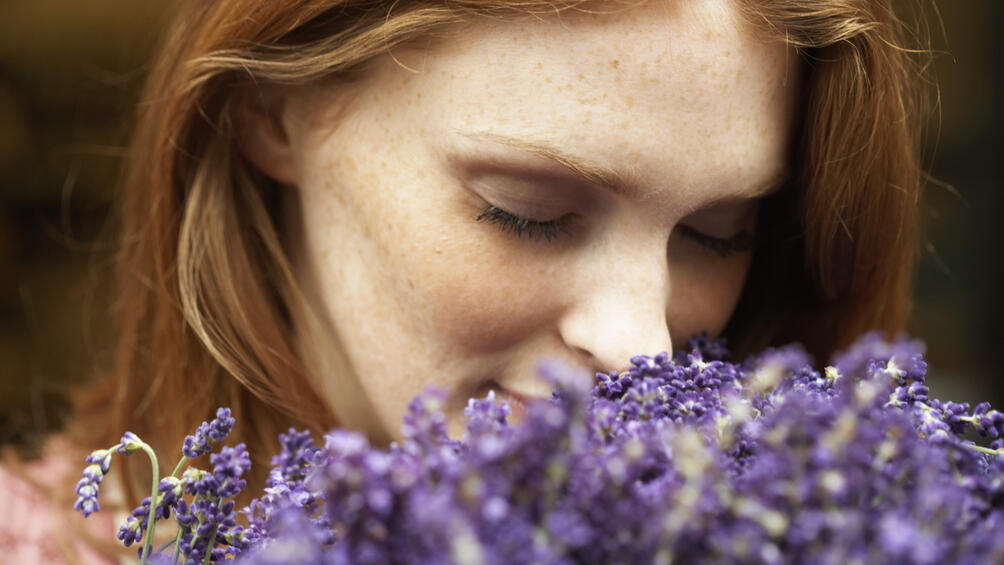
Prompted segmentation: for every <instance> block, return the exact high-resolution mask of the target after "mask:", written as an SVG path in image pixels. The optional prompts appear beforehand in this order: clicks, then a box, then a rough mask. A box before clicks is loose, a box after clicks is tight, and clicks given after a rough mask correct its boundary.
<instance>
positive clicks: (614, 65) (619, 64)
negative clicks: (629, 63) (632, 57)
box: [610, 59, 621, 69]
mask: <svg viewBox="0 0 1004 565" xmlns="http://www.w3.org/2000/svg"><path fill="white" fill-rule="evenodd" d="M610 64H611V65H613V67H614V68H615V69H616V68H617V67H619V66H621V62H620V61H619V60H617V59H614V60H613V61H610Z"/></svg>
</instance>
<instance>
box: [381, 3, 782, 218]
mask: <svg viewBox="0 0 1004 565" xmlns="http://www.w3.org/2000/svg"><path fill="white" fill-rule="evenodd" d="M618 6H619V8H618ZM612 9H619V10H620V11H618V12H617V13H604V14H589V13H581V12H574V11H565V12H561V13H560V14H556V15H553V16H550V17H547V18H544V19H536V20H534V19H523V20H521V21H520V22H518V23H517V22H511V21H492V22H488V21H478V22H476V23H474V24H473V25H472V26H471V27H469V28H467V29H465V30H464V31H463V32H461V33H460V34H459V35H457V36H456V37H453V38H450V39H448V40H446V41H444V42H442V43H440V44H437V45H436V46H434V47H432V48H430V49H428V50H425V51H422V52H415V53H409V54H408V55H407V56H398V57H394V58H393V59H394V60H393V61H384V62H385V63H387V64H386V65H384V66H383V67H380V68H381V69H382V71H381V73H380V74H383V76H384V77H385V78H386V79H388V80H385V81H383V87H384V88H382V89H381V92H382V94H380V95H378V98H379V96H384V95H385V96H388V97H396V99H395V100H390V99H389V100H386V102H387V103H394V102H395V101H396V102H397V103H400V102H401V101H402V100H401V99H404V102H405V105H406V106H408V107H410V109H411V111H410V112H409V113H408V114H407V115H405V116H404V117H403V119H405V120H408V121H413V122H415V123H414V126H415V127H416V128H419V130H420V131H423V132H425V135H429V136H430V141H433V140H432V139H431V138H434V141H433V142H434V143H435V144H437V145H439V146H441V147H443V148H444V150H445V148H449V147H463V146H465V145H466V146H468V147H470V143H471V141H470V136H469V135H467V136H465V135H463V134H464V133H493V132H494V133H498V134H500V135H504V136H508V137H518V138H521V139H527V140H529V141H539V142H542V143H547V144H548V145H552V146H559V147H564V148H568V152H569V153H574V154H576V155H584V156H586V157H588V158H589V159H590V160H592V161H595V162H601V163H604V164H606V165H608V166H609V167H610V168H611V169H613V170H617V171H627V172H628V173H629V175H630V177H631V178H636V179H638V181H639V183H641V184H643V185H645V186H648V187H651V188H652V190H653V191H654V192H655V193H658V192H659V191H666V190H668V191H672V193H673V194H675V195H679V196H681V197H687V195H688V194H689V195H691V196H695V195H709V194H711V193H721V194H724V195H727V193H729V192H731V191H739V190H742V189H744V187H743V186H740V185H744V184H746V185H755V184H758V183H759V182H761V181H762V180H763V179H767V178H773V177H776V175H777V172H778V171H779V170H781V169H784V168H786V165H787V163H786V159H787V142H788V138H789V136H790V130H791V124H792V120H793V119H794V112H793V109H794V106H795V98H796V96H797V93H796V87H795V85H796V84H797V80H796V77H795V76H794V73H795V72H796V70H797V67H796V65H795V62H796V57H795V55H794V53H792V52H790V51H789V50H788V48H786V47H785V46H783V45H782V44H780V43H776V42H773V43H772V42H768V41H764V40H761V39H760V38H758V37H756V36H755V35H754V34H753V32H752V31H751V30H750V29H749V27H748V25H747V24H746V23H744V22H742V21H741V20H740V19H739V18H738V16H737V14H736V12H735V10H734V8H733V7H732V4H731V2H728V1H714V0H706V1H672V0H669V1H664V0H648V2H646V3H644V4H643V5H640V6H632V7H629V8H627V9H623V5H617V4H613V6H612V7H611V6H608V7H607V10H612ZM402 65H403V66H407V67H410V68H412V69H415V70H416V71H417V72H412V71H407V70H404V69H403V68H402ZM384 73H388V74H384ZM432 101H436V103H433V102H432ZM419 108H421V110H420V111H415V110H417V109H419ZM482 137H490V136H482ZM668 204H669V205H674V204H675V205H679V204H680V202H668Z"/></svg>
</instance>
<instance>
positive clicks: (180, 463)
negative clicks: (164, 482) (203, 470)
mask: <svg viewBox="0 0 1004 565" xmlns="http://www.w3.org/2000/svg"><path fill="white" fill-rule="evenodd" d="M185 463H188V457H185V456H184V455H182V456H181V461H178V464H177V465H175V466H174V471H171V476H172V477H177V476H178V473H180V472H181V467H182V466H184V464H185Z"/></svg>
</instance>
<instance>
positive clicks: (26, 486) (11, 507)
mask: <svg viewBox="0 0 1004 565" xmlns="http://www.w3.org/2000/svg"><path fill="white" fill-rule="evenodd" d="M76 453H77V450H75V449H72V448H71V447H70V445H69V444H68V442H67V441H66V440H65V439H64V438H61V437H55V438H53V439H51V440H49V442H48V443H47V444H46V448H45V452H44V457H43V458H42V459H40V460H37V461H32V462H27V463H24V464H23V466H22V467H21V471H22V472H21V473H16V472H15V471H14V470H13V469H11V468H7V467H5V466H3V465H2V464H0V563H5V564H6V563H48V564H63V563H66V564H73V563H83V564H94V565H105V564H114V563H116V561H115V560H111V559H109V558H108V557H106V556H104V555H102V554H101V553H100V552H98V551H97V550H96V549H94V548H93V547H91V546H89V545H87V544H86V543H85V542H84V540H83V539H82V538H81V537H80V535H79V534H77V533H76V528H74V526H77V527H82V528H83V529H86V530H87V531H89V532H90V533H91V534H92V535H94V536H95V537H97V538H99V539H102V540H107V541H109V542H112V541H115V533H116V531H117V530H118V528H117V527H116V525H115V519H114V516H113V512H111V511H110V510H106V508H107V506H106V503H107V502H108V501H106V500H105V494H106V493H105V492H102V493H101V496H100V497H99V500H100V501H101V504H102V510H101V511H100V512H97V513H95V514H91V516H90V517H88V518H87V519H84V518H83V517H82V516H81V515H80V514H79V513H72V514H71V513H69V512H67V511H66V510H65V508H62V507H60V505H58V504H57V503H55V502H53V500H52V498H51V497H50V496H47V495H46V494H45V493H44V492H42V491H41V490H39V489H38V488H36V487H35V486H34V485H32V484H31V483H29V482H28V481H26V480H24V479H22V478H21V477H20V476H19V475H20V474H24V475H27V476H28V477H30V478H31V480H32V481H34V482H37V483H39V484H41V485H43V486H44V487H45V488H47V489H53V490H54V491H55V492H57V493H66V495H67V496H72V497H73V498H69V502H68V503H67V504H68V506H67V507H72V505H73V500H74V498H75V495H73V494H72V493H73V489H74V487H75V486H76V484H77V481H78V480H79V479H80V472H81V471H82V470H83V468H84V463H83V460H82V459H81V461H79V462H78V461H76V460H75V459H72V460H71V459H70V457H69V454H76ZM111 478H112V476H111V475H109V476H108V477H106V478H105V482H104V483H103V484H102V491H104V490H105V488H104V487H105V486H106V485H107V484H108V483H109V479H111ZM108 494H110V493H108ZM70 520H76V521H77V523H76V524H71V523H70Z"/></svg>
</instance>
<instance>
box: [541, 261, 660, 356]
mask: <svg viewBox="0 0 1004 565" xmlns="http://www.w3.org/2000/svg"><path fill="white" fill-rule="evenodd" d="M657 257H658V258H661V259H650V260H648V261H644V262H642V261H637V260H635V261H625V260H624V259H625V258H624V257H622V258H621V259H622V260H620V261H617V266H616V267H614V268H613V269H609V270H607V269H604V271H606V272H607V273H610V272H612V273H614V274H613V275H612V276H610V275H609V274H607V275H604V274H600V275H598V276H591V277H589V278H590V279H591V280H587V281H583V284H582V285H580V287H579V288H581V289H585V290H583V291H581V292H578V293H577V295H578V296H577V297H576V299H575V300H574V303H573V304H572V305H571V306H570V307H569V308H568V310H567V311H566V312H565V313H564V314H563V315H562V317H561V319H560V321H559V327H558V331H559V333H560V334H561V337H562V340H563V341H564V342H565V344H566V346H568V347H569V348H571V349H573V350H575V351H576V354H577V355H579V356H582V357H584V358H585V359H584V360H585V362H586V363H587V364H588V365H589V368H590V369H592V370H594V371H599V372H603V373H609V372H610V371H613V370H622V369H626V368H627V367H628V366H629V365H630V359H631V357H633V356H635V355H651V356H654V355H657V354H658V353H661V352H663V351H665V352H667V353H669V354H670V355H672V352H673V344H672V341H671V339H670V332H669V324H668V322H667V319H666V314H667V312H668V300H669V284H670V283H669V269H668V265H667V263H666V259H665V257H666V255H665V248H664V247H663V251H662V254H661V255H659V256H657ZM634 259H638V257H637V255H634ZM625 263H631V264H630V265H626V264H625ZM611 267H613V265H611ZM592 272H593V273H595V272H596V269H595V265H594V266H593V269H592Z"/></svg>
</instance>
